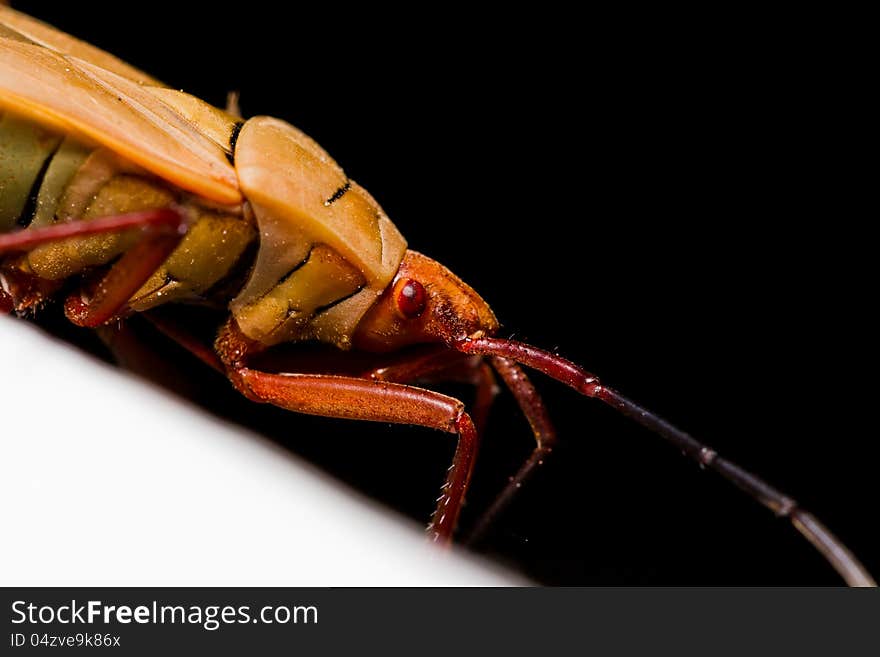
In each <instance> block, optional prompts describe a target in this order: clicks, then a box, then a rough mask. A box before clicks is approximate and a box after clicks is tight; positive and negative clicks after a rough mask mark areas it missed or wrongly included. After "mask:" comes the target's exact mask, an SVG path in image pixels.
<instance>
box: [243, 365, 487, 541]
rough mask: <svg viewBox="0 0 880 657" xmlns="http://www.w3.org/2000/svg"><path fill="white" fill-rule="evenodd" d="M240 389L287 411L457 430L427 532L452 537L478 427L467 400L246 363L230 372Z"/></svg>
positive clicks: (436, 537) (395, 385)
mask: <svg viewBox="0 0 880 657" xmlns="http://www.w3.org/2000/svg"><path fill="white" fill-rule="evenodd" d="M230 379H231V380H232V382H233V384H234V385H235V387H236V388H238V390H239V391H241V392H242V394H244V395H246V396H247V397H249V398H251V399H253V400H254V401H259V402H264V403H269V404H274V405H275V406H280V407H281V408H284V409H287V410H289V411H295V412H297V413H306V414H308V415H321V416H324V417H337V418H347V419H352V420H368V421H373V422H394V423H399V424H414V425H418V426H423V427H429V428H432V429H439V430H440V431H445V432H448V433H454V434H457V435H458V446H457V447H456V450H455V456H454V457H453V459H452V467H451V468H450V469H449V474H448V475H447V478H446V483H444V484H443V488H442V494H441V496H440V499H439V500H438V503H437V508H436V510H435V511H434V515H433V516H432V517H431V523H430V525H429V526H428V532H429V534H430V536H431V538H432V539H433V540H435V541H437V542H440V543H448V542H449V541H450V540H451V538H452V533H453V531H454V530H455V525H456V522H457V521H458V516H459V513H460V512H461V507H462V504H463V502H464V495H465V492H466V491H467V487H468V483H469V481H470V477H471V473H472V471H473V466H474V459H475V456H476V449H477V432H476V429H475V427H474V423H473V421H472V420H471V417H470V416H469V415H468V414H467V413H466V412H465V410H464V404H462V403H461V402H460V401H458V400H457V399H453V398H452V397H447V396H446V395H441V394H440V393H437V392H433V391H431V390H425V389H424V388H415V387H412V386H406V385H402V384H399V383H389V382H386V381H369V380H365V379H359V378H355V377H344V376H329V375H321V374H268V373H266V372H259V371H256V370H251V369H248V368H246V367H242V368H239V369H236V370H233V371H231V372H230Z"/></svg>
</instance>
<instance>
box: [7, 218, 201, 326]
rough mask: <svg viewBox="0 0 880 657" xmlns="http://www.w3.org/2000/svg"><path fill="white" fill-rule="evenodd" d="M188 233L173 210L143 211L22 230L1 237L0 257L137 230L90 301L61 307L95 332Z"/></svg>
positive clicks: (73, 299) (74, 298) (74, 300)
mask: <svg viewBox="0 0 880 657" xmlns="http://www.w3.org/2000/svg"><path fill="white" fill-rule="evenodd" d="M187 228H188V224H187V221H186V218H185V217H184V215H183V213H182V212H180V211H179V210H177V209H174V208H160V209H156V210H145V211H143V212H132V213H129V214H121V215H114V216H110V217H100V218H98V219H93V220H90V221H72V222H67V223H60V224H55V225H54V226H47V227H45V228H26V229H24V230H20V231H17V232H14V233H7V234H5V235H0V253H6V252H10V251H28V250H30V249H33V248H34V247H37V246H39V245H41V244H47V243H50V242H57V241H60V240H64V239H68V238H71V237H84V236H87V235H98V234H102V233H116V232H120V231H124V230H130V229H140V230H141V232H142V235H143V236H142V238H141V240H140V241H139V242H138V243H137V244H135V245H134V246H133V247H132V248H131V249H129V250H128V251H127V252H126V253H125V254H124V255H123V256H122V258H120V259H119V261H118V262H117V263H116V264H115V265H113V267H111V269H110V271H108V272H107V273H106V274H105V275H104V278H103V279H101V281H100V282H99V283H98V284H97V286H96V288H95V292H94V294H93V295H92V297H91V298H90V299H89V300H88V301H85V300H83V298H82V294H73V295H71V296H70V297H68V299H67V302H66V303H65V312H66V314H67V317H68V319H70V321H72V322H73V323H75V324H78V325H79V326H86V327H90V328H94V327H96V326H100V325H101V324H104V323H106V322H108V321H110V320H111V319H113V317H115V316H116V315H117V314H118V313H119V311H120V310H121V309H122V308H123V307H124V306H125V304H126V302H127V301H128V300H129V299H130V298H131V296H132V295H133V294H134V293H135V292H137V291H138V289H140V287H141V285H143V284H144V282H146V280H147V279H148V278H149V277H150V276H151V275H152V273H153V272H154V271H156V269H157V268H158V267H159V265H161V264H162V262H164V261H165V259H166V258H167V257H168V256H169V255H171V252H172V251H173V250H174V249H175V248H176V247H177V245H178V244H179V243H180V240H181V239H183V236H184V235H185V234H186V230H187Z"/></svg>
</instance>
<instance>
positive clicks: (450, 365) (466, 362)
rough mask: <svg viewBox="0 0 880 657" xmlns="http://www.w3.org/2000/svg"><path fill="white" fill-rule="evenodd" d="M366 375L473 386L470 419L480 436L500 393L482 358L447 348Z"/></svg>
mask: <svg viewBox="0 0 880 657" xmlns="http://www.w3.org/2000/svg"><path fill="white" fill-rule="evenodd" d="M364 377H365V378H369V379H374V380H377V381H393V382H395V383H414V382H418V383H421V384H430V383H442V382H446V381H455V382H458V383H466V384H469V385H472V386H474V387H475V388H476V395H475V397H474V403H473V407H472V409H471V418H472V419H473V421H474V426H475V427H476V428H477V435H479V436H482V435H483V433H484V432H485V428H486V423H487V422H488V419H489V410H490V409H491V408H492V402H493V401H494V400H495V397H496V396H497V395H498V392H499V390H498V384H497V383H496V381H495V375H494V374H493V373H492V368H491V367H489V365H488V364H487V363H486V362H485V361H484V360H483V359H482V358H479V357H474V356H467V357H465V358H462V356H461V354H458V353H456V352H450V351H448V350H446V349H444V350H442V351H441V350H438V351H435V352H430V353H427V354H424V355H421V356H418V357H416V358H412V359H408V360H405V361H402V362H398V363H395V364H393V365H388V366H384V367H377V368H376V369H374V370H371V371H369V372H367V373H366V374H365V375H364Z"/></svg>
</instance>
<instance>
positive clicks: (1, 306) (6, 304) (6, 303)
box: [0, 288, 15, 315]
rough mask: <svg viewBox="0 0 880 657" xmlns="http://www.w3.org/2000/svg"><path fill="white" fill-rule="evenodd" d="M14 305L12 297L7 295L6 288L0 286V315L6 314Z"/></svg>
mask: <svg viewBox="0 0 880 657" xmlns="http://www.w3.org/2000/svg"><path fill="white" fill-rule="evenodd" d="M14 307H15V304H14V303H13V302H12V297H11V296H9V293H8V292H6V290H4V289H2V288H0V315H8V314H9V313H11V312H12V309H13V308H14Z"/></svg>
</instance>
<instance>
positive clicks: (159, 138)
mask: <svg viewBox="0 0 880 657" xmlns="http://www.w3.org/2000/svg"><path fill="white" fill-rule="evenodd" d="M0 108H5V109H7V110H10V111H13V112H16V113H18V114H20V115H23V116H25V117H27V118H29V119H31V120H34V121H37V122H39V123H41V124H43V125H46V126H47V127H50V128H53V129H57V130H59V131H61V132H63V133H73V134H75V135H77V136H79V137H81V138H85V139H87V140H88V141H91V142H96V143H98V144H101V145H103V146H105V147H107V148H109V149H110V150H112V151H114V152H115V153H117V154H119V155H121V156H122V157H124V158H126V159H127V160H130V161H131V162H133V163H135V164H137V165H139V166H141V167H143V168H144V169H146V170H147V171H150V172H151V173H153V174H155V175H157V176H159V177H161V178H163V179H165V180H167V181H169V182H171V183H173V184H174V185H177V186H178V187H181V188H183V189H185V190H187V191H190V192H193V193H194V194H198V195H199V196H203V197H205V198H207V199H210V200H212V201H216V202H219V203H225V204H234V203H239V202H240V201H241V193H240V192H239V189H238V179H237V177H236V175H235V171H234V169H233V168H232V166H231V165H230V164H229V161H228V160H227V159H226V152H225V151H224V149H223V148H221V147H220V146H218V145H217V143H216V142H215V141H214V140H213V139H211V138H210V137H209V136H207V135H205V134H204V133H203V132H202V131H201V130H199V129H198V126H197V125H194V124H193V123H192V122H191V121H189V120H188V119H187V118H185V117H183V116H181V114H180V113H178V112H177V111H175V110H174V109H173V108H171V107H170V106H169V105H168V104H166V103H165V102H163V101H162V100H161V99H160V98H159V96H157V95H156V94H155V93H152V92H151V90H150V87H148V86H142V85H140V84H139V83H137V82H133V81H132V80H130V79H128V78H126V77H123V76H121V75H118V74H116V73H113V72H111V71H108V70H106V69H103V68H100V67H98V66H96V65H94V64H92V63H89V62H87V61H85V60H82V59H78V58H76V57H73V56H69V55H67V56H65V55H62V54H60V53H58V52H56V51H54V50H49V49H47V48H44V47H42V46H39V45H35V44H33V43H29V42H26V41H21V40H17V39H10V38H0Z"/></svg>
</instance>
